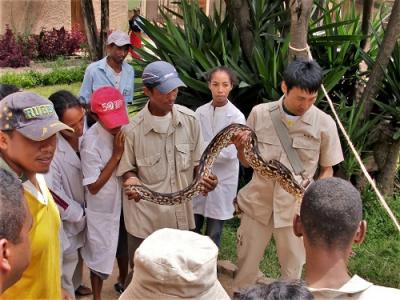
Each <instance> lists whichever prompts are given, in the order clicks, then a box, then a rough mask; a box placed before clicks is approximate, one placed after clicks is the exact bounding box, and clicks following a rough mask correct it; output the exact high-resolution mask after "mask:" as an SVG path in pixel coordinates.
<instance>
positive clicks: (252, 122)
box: [246, 108, 256, 130]
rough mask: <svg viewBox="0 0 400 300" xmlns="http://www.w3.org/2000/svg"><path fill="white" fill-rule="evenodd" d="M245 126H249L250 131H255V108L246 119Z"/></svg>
mask: <svg viewBox="0 0 400 300" xmlns="http://www.w3.org/2000/svg"><path fill="white" fill-rule="evenodd" d="M246 123H247V126H249V127H250V128H251V129H253V130H255V124H256V112H255V108H253V109H252V110H251V112H250V114H249V116H248V117H247V122H246Z"/></svg>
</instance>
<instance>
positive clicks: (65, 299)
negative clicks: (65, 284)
mask: <svg viewBox="0 0 400 300" xmlns="http://www.w3.org/2000/svg"><path fill="white" fill-rule="evenodd" d="M61 299H62V300H72V298H71V296H70V295H69V294H68V292H67V291H66V290H64V289H63V288H61Z"/></svg>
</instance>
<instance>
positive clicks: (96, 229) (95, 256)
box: [81, 87, 129, 300]
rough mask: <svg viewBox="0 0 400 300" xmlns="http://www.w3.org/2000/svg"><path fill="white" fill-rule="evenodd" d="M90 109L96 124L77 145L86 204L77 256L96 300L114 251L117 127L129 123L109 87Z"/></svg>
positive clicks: (120, 146)
mask: <svg viewBox="0 0 400 300" xmlns="http://www.w3.org/2000/svg"><path fill="white" fill-rule="evenodd" d="M90 107H91V112H92V113H93V115H94V116H95V117H96V119H97V122H96V123H95V124H94V125H93V126H92V127H91V128H90V129H88V131H87V132H86V133H85V135H84V137H83V141H82V145H81V160H82V172H83V185H84V186H85V187H86V190H85V198H86V202H87V208H86V222H87V236H86V243H85V245H84V247H83V248H82V252H81V253H82V257H83V259H84V261H85V262H86V264H87V266H88V267H89V268H90V280H91V284H92V290H93V299H94V300H100V299H101V289H102V285H103V281H104V280H105V279H107V278H108V276H109V275H110V274H111V272H112V269H113V264H114V258H115V254H116V251H117V244H118V232H119V225H120V214H121V193H122V190H121V182H120V179H119V178H117V176H116V175H115V169H116V167H117V165H118V163H119V161H120V159H121V156H122V153H123V151H124V135H123V133H122V131H121V126H122V125H125V124H128V122H129V119H128V114H127V112H126V106H125V101H124V97H123V96H122V94H121V93H120V92H119V91H118V90H117V89H115V88H113V87H102V88H99V89H98V90H96V91H95V92H94V93H93V94H92V96H91V100H90Z"/></svg>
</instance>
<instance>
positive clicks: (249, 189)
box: [237, 98, 343, 228]
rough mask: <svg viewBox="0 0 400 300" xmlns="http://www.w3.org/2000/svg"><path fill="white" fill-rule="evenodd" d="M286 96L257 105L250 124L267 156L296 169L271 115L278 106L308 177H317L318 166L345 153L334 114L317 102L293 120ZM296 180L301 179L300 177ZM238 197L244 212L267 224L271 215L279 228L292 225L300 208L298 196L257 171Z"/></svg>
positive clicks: (250, 118) (324, 164)
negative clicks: (284, 103) (285, 104)
mask: <svg viewBox="0 0 400 300" xmlns="http://www.w3.org/2000/svg"><path fill="white" fill-rule="evenodd" d="M282 99H283V98H281V99H280V100H279V101H275V102H271V103H264V104H260V105H257V106H255V107H254V108H253V110H252V111H251V113H250V115H249V117H248V120H247V125H248V126H249V127H251V128H252V129H253V130H254V131H255V133H256V135H257V138H258V148H259V150H260V154H261V156H262V157H263V159H264V160H265V161H269V160H271V159H276V160H278V161H280V162H281V163H283V164H284V165H285V166H286V167H288V168H289V169H290V170H291V171H292V172H293V169H292V166H291V165H290V162H289V160H288V158H287V156H286V152H285V150H284V149H283V148H282V146H281V143H280V141H279V137H278V136H277V134H276V132H275V128H274V125H273V123H272V120H271V116H270V111H269V110H270V107H273V106H276V105H278V106H279V110H280V113H281V118H282V121H283V122H284V124H285V126H286V127H288V131H289V135H290V137H291V138H292V140H293V144H292V146H293V148H295V150H296V151H297V153H298V154H299V157H300V160H301V161H302V163H303V167H304V169H305V175H306V176H307V177H308V178H312V177H313V175H314V174H315V172H316V170H317V167H318V165H321V166H324V167H328V166H333V165H336V164H338V163H340V162H341V161H342V160H343V153H342V149H341V146H340V140H339V136H338V132H337V129H336V124H335V122H334V121H333V119H332V117H330V116H329V115H327V114H326V113H324V112H323V111H321V110H320V109H318V108H317V107H316V106H314V105H313V106H311V108H310V109H309V110H308V111H307V112H306V113H305V114H304V115H303V116H301V117H300V118H298V119H297V120H295V121H293V120H289V119H288V118H287V115H286V114H285V113H284V111H283V108H282ZM291 123H292V124H291ZM293 173H294V172H293ZM296 179H297V180H298V182H301V177H300V176H296ZM237 199H238V203H239V206H240V208H241V209H242V210H243V212H244V213H246V214H247V215H248V216H250V217H252V218H253V219H255V220H257V221H258V222H260V223H262V224H264V225H266V226H267V225H268V223H269V221H270V218H271V217H273V220H274V227H275V228H280V227H286V226H292V222H293V217H294V215H295V213H296V208H297V206H296V201H295V198H294V196H292V195H290V194H289V193H287V192H286V191H285V190H284V189H283V188H282V187H281V186H280V185H279V184H278V183H276V181H275V180H267V179H265V178H264V177H261V176H260V175H259V174H258V173H256V172H254V174H253V178H252V179H251V181H250V182H249V183H248V184H247V185H246V186H244V187H243V188H242V189H241V190H240V191H239V193H238V197H237Z"/></svg>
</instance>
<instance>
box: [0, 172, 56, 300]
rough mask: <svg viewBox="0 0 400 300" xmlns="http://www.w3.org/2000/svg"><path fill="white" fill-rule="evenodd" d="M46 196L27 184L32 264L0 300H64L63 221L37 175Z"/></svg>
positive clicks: (41, 178)
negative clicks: (61, 248)
mask: <svg viewBox="0 0 400 300" xmlns="http://www.w3.org/2000/svg"><path fill="white" fill-rule="evenodd" d="M37 179H38V182H39V184H40V186H41V190H42V191H43V194H42V193H40V192H39V191H37V190H36V189H34V188H33V186H32V184H30V183H29V182H27V183H28V185H29V184H30V185H31V186H27V185H26V183H24V196H25V198H26V200H27V203H28V206H29V210H30V212H31V214H32V218H33V224H32V229H31V232H30V234H29V237H30V240H31V249H32V257H31V262H30V264H29V266H28V268H27V269H26V270H25V272H24V273H23V274H22V277H21V279H20V280H19V281H18V282H17V283H16V284H14V285H13V286H11V287H10V288H9V289H8V290H7V291H6V292H5V293H4V294H3V295H2V296H1V299H3V300H6V299H12V300H15V299H57V300H59V299H61V272H60V242H59V227H60V217H59V213H58V209H57V206H56V204H55V203H54V200H53V198H52V196H51V194H50V192H49V190H48V189H47V186H46V184H45V181H44V178H43V176H42V175H37Z"/></svg>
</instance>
